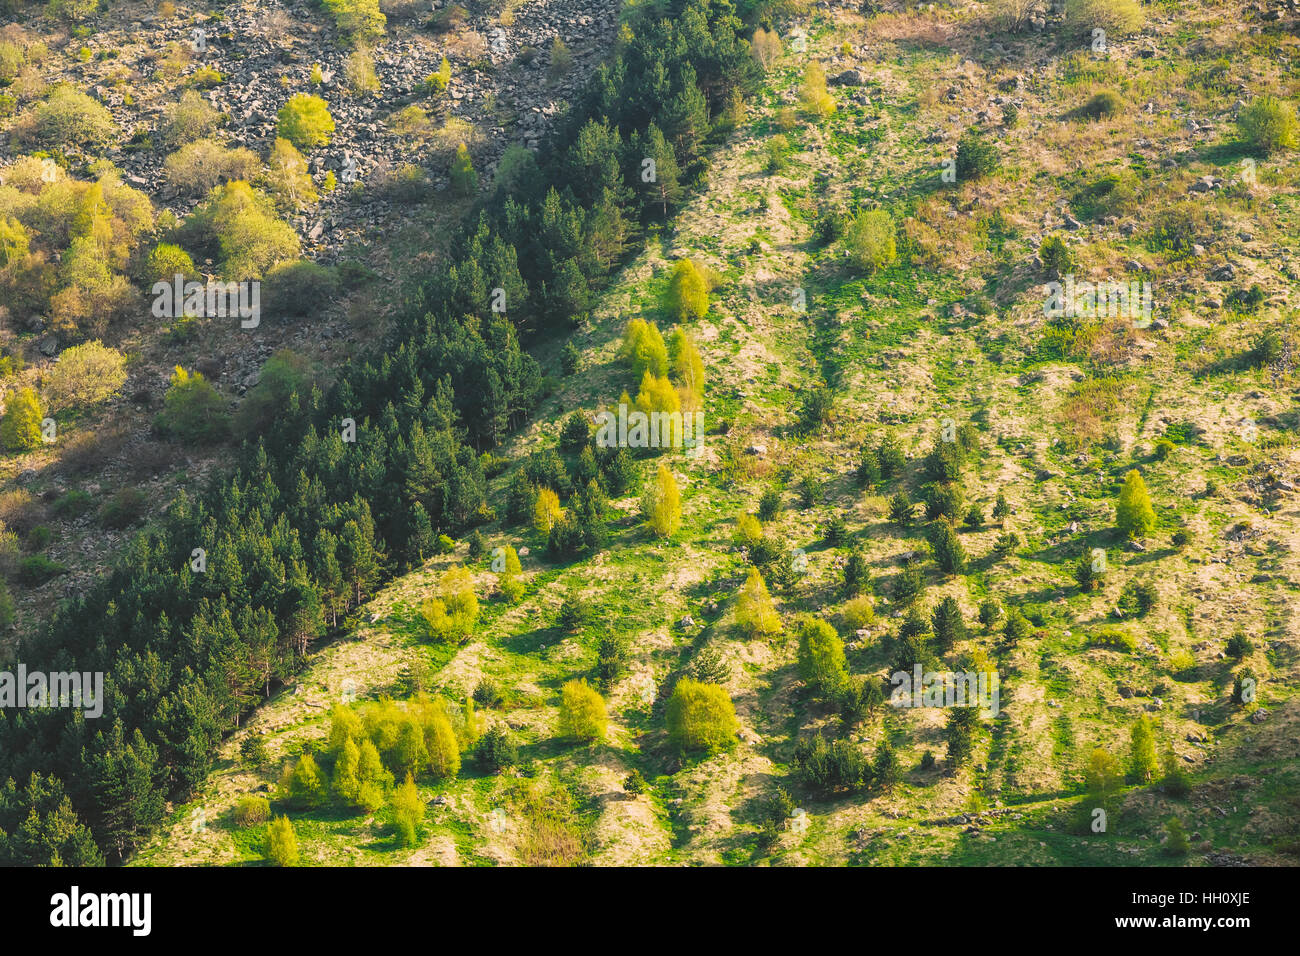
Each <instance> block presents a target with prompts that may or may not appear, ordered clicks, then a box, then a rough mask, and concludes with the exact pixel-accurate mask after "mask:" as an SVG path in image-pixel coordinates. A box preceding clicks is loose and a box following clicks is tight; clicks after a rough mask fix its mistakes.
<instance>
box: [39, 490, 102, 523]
mask: <svg viewBox="0 0 1300 956" xmlns="http://www.w3.org/2000/svg"><path fill="white" fill-rule="evenodd" d="M94 508H95V503H94V499H93V498H91V497H90V495H89V494H87V493H86V492H84V491H82V490H80V489H74V490H72V491H69V492H68V493H67V494H66V495H63V496H62V497H61V498H59V499H58V500H57V501H55V502H54V504H53V505H51V506H50V510H51V511H53V512H54V514H55V517H58V518H62V519H64V520H65V521H66V520H68V519H70V518H79V517H81V516H82V515H84V514H86V513H87V512H90V511H93V510H94Z"/></svg>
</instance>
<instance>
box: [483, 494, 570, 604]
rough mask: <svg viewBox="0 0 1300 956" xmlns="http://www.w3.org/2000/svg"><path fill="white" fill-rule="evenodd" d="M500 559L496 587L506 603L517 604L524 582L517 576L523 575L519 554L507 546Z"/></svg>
mask: <svg viewBox="0 0 1300 956" xmlns="http://www.w3.org/2000/svg"><path fill="white" fill-rule="evenodd" d="M557 504H558V500H557ZM500 559H501V565H500V568H499V569H498V570H497V587H498V588H500V589H501V594H502V596H503V597H504V598H505V599H506V600H507V601H509V602H510V603H511V604H517V603H518V602H519V599H520V598H521V597H523V596H524V582H523V581H521V580H519V575H521V574H523V573H524V568H523V565H521V564H520V563H519V552H517V551H516V550H515V549H514V548H512V547H511V546H510V545H508V544H507V545H506V546H505V547H503V548H502V549H501V555H500Z"/></svg>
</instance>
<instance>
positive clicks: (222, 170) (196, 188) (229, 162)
mask: <svg viewBox="0 0 1300 956" xmlns="http://www.w3.org/2000/svg"><path fill="white" fill-rule="evenodd" d="M261 166H262V164H261V161H259V160H258V158H257V154H256V153H254V152H253V151H252V150H251V149H244V148H243V147H239V148H237V149H227V148H226V147H225V146H222V145H221V144H220V143H218V142H217V141H216V140H214V139H198V140H195V141H194V142H191V143H186V144H185V145H184V146H182V147H181V148H180V149H179V150H177V151H176V152H174V153H172V154H171V155H170V156H168V157H167V159H166V161H165V162H164V163H163V170H164V175H165V176H166V177H167V182H168V183H170V184H171V185H172V187H173V188H175V189H177V190H179V191H180V192H182V193H184V194H186V195H190V196H206V195H207V194H208V193H209V192H210V191H211V190H212V187H214V186H218V185H220V184H221V183H227V182H231V181H233V180H236V179H251V178H252V177H253V176H254V175H256V174H257V171H258V170H259V169H260V168H261Z"/></svg>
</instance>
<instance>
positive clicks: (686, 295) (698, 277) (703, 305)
mask: <svg viewBox="0 0 1300 956" xmlns="http://www.w3.org/2000/svg"><path fill="white" fill-rule="evenodd" d="M668 310H669V312H670V313H671V314H672V317H673V318H674V319H676V320H677V321H678V322H687V321H690V320H691V319H699V318H703V317H704V315H705V314H706V313H707V312H708V311H709V280H708V278H707V277H706V276H705V274H704V272H703V271H702V270H701V269H700V267H699V266H697V265H696V264H695V263H694V262H693V261H692V260H690V259H678V260H677V264H676V265H674V266H673V274H672V278H671V279H669V280H668Z"/></svg>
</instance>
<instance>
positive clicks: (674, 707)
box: [667, 677, 740, 753]
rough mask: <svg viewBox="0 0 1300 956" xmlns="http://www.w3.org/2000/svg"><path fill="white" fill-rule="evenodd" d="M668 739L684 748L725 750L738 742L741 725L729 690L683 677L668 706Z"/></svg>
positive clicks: (684, 750)
mask: <svg viewBox="0 0 1300 956" xmlns="http://www.w3.org/2000/svg"><path fill="white" fill-rule="evenodd" d="M667 719H668V739H669V741H670V742H671V743H672V745H673V746H674V747H676V748H677V749H678V750H680V751H682V752H689V751H699V750H703V751H707V752H708V753H715V752H717V751H719V750H726V749H729V748H730V747H733V746H734V745H735V743H736V734H737V733H738V732H739V730H740V725H739V723H738V722H737V720H736V709H735V707H734V706H732V703H731V697H730V696H729V695H728V694H727V691H726V690H725V689H724V688H722V687H719V686H718V685H717V684H701V683H699V682H697V681H693V680H691V679H690V678H689V677H683V678H682V679H681V680H679V681H678V682H677V686H676V687H675V688H673V695H672V697H670V698H669V699H668V708H667Z"/></svg>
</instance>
